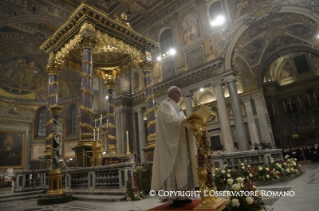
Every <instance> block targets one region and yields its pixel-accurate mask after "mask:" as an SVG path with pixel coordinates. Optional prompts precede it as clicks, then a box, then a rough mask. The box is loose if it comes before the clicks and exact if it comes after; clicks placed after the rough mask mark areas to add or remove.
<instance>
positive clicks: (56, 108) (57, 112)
mask: <svg viewBox="0 0 319 211" xmlns="http://www.w3.org/2000/svg"><path fill="white" fill-rule="evenodd" d="M50 109H51V111H53V115H61V112H62V107H61V106H57V105H53V106H51V107H50Z"/></svg>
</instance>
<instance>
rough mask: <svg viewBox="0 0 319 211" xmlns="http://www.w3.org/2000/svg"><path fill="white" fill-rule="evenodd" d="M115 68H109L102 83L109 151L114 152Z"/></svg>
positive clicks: (115, 150)
mask: <svg viewBox="0 0 319 211" xmlns="http://www.w3.org/2000/svg"><path fill="white" fill-rule="evenodd" d="M115 79H116V70H113V71H112V70H110V71H108V72H107V74H106V80H105V81H104V85H105V86H106V90H107V96H108V101H109V102H108V103H107V110H108V113H107V116H108V117H107V118H108V135H107V136H108V139H109V145H108V149H109V153H113V154H116V153H118V152H117V147H116V126H115V125H116V124H115V104H114V98H115V96H114V88H115Z"/></svg>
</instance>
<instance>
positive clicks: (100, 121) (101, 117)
mask: <svg viewBox="0 0 319 211" xmlns="http://www.w3.org/2000/svg"><path fill="white" fill-rule="evenodd" d="M101 125H102V114H101V117H100V127H101Z"/></svg>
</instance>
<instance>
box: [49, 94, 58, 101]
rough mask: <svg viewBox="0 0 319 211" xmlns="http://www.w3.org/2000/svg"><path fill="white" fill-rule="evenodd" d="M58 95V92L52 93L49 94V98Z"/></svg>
mask: <svg viewBox="0 0 319 211" xmlns="http://www.w3.org/2000/svg"><path fill="white" fill-rule="evenodd" d="M57 95H58V93H57V92H55V93H52V94H50V95H48V99H49V98H51V97H55V96H57Z"/></svg>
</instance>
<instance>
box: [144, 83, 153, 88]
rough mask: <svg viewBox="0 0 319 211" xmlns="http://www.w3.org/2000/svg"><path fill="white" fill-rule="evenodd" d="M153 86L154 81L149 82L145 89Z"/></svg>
mask: <svg viewBox="0 0 319 211" xmlns="http://www.w3.org/2000/svg"><path fill="white" fill-rule="evenodd" d="M152 86H153V84H152V83H149V84H147V85H146V86H145V87H144V89H145V90H146V89H148V88H150V87H152Z"/></svg>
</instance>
